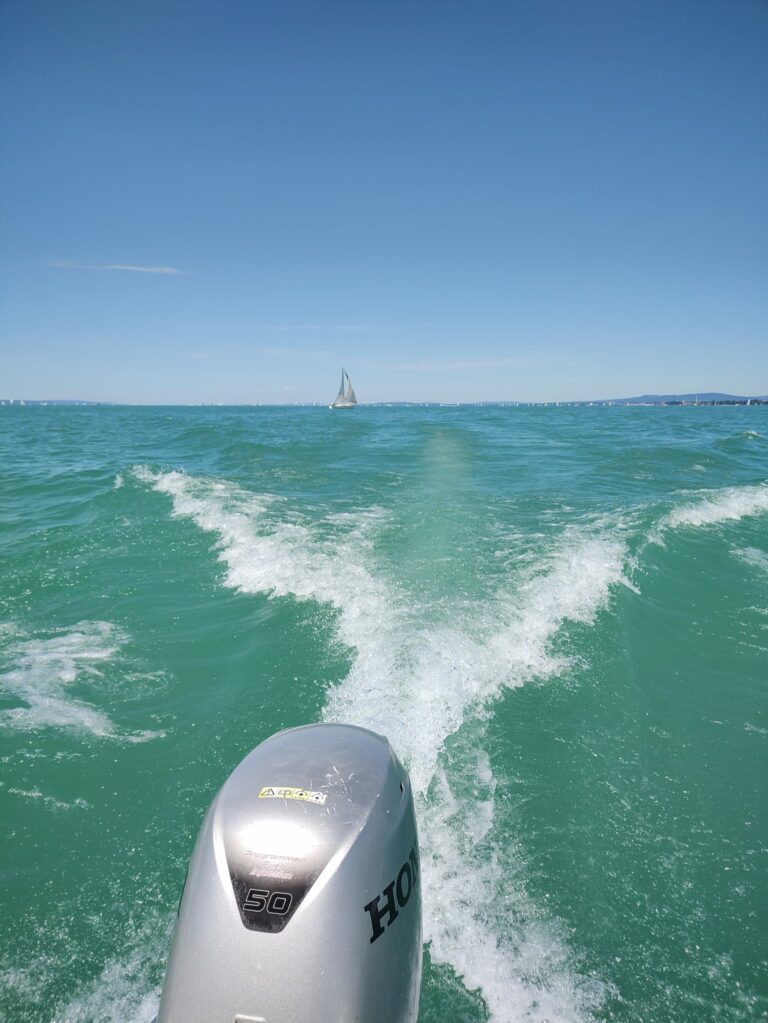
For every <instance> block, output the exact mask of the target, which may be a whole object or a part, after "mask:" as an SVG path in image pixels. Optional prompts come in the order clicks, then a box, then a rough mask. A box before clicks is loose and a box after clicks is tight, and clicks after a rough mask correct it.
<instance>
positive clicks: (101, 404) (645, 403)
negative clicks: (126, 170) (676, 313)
mask: <svg viewBox="0 0 768 1023" xmlns="http://www.w3.org/2000/svg"><path fill="white" fill-rule="evenodd" d="M326 404H327V403H326V402H319V401H315V402H313V401H299V402H283V403H281V404H277V403H274V404H273V403H271V402H248V403H238V402H170V403H168V402H157V403H151V404H144V403H142V402H120V401H77V400H74V399H72V400H70V399H55V400H51V399H43V398H0V407H4V406H7V407H11V406H12V407H14V408H19V407H22V406H23V407H31V408H40V407H41V406H54V407H57V408H62V407H64V408H325V407H326ZM736 405H743V406H747V405H749V406H750V407H751V406H752V405H768V396H766V395H762V396H760V397H755V398H746V397H736V396H732V395H723V396H722V397H720V396H718V397H716V398H709V397H707V398H704V397H702V398H698V399H696V398H689V397H688V396H687V395H685V396H679V397H678V396H674V397H672V396H670V397H669V398H666V397H659V398H657V399H656V400H654V399H652V398H650V397H649V398H647V399H643V398H605V399H601V400H597V401H371V402H360V403H359V406H358V407H361V408H680V407H692V406H693V407H696V406H710V407H713V406H736Z"/></svg>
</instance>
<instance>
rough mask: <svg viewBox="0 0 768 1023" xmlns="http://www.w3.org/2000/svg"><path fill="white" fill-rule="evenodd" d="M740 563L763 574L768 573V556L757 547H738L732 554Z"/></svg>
mask: <svg viewBox="0 0 768 1023" xmlns="http://www.w3.org/2000/svg"><path fill="white" fill-rule="evenodd" d="M732 553H733V554H734V555H735V557H737V558H738V559H739V561H743V562H744V564H745V565H750V566H751V567H752V568H756V569H758V570H759V571H761V572H768V554H766V552H765V551H761V550H758V549H757V547H736V548H734V550H733V552H732Z"/></svg>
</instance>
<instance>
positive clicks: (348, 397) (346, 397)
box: [328, 369, 357, 408]
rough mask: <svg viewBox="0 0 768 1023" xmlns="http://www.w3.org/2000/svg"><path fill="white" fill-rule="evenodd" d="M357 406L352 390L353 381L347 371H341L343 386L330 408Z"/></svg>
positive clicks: (341, 385) (340, 387)
mask: <svg viewBox="0 0 768 1023" xmlns="http://www.w3.org/2000/svg"><path fill="white" fill-rule="evenodd" d="M355 405H357V398H356V397H355V392H354V390H353V388H352V381H351V380H350V379H349V373H347V371H346V370H345V369H342V371H341V384H340V386H339V393H338V394H337V395H336V397H335V398H334V399H333V401H332V402H331V404H330V405H329V406H328V408H354V407H355Z"/></svg>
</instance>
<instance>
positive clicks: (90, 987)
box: [20, 912, 173, 1023]
mask: <svg viewBox="0 0 768 1023" xmlns="http://www.w3.org/2000/svg"><path fill="white" fill-rule="evenodd" d="M172 924H173V918H172V919H170V920H168V919H165V918H161V917H160V916H159V915H158V914H157V913H154V912H152V913H150V914H149V915H148V916H147V917H146V918H145V919H144V921H143V923H142V924H141V925H140V926H137V925H135V924H134V923H133V921H132V920H131V919H130V918H129V919H128V920H127V921H126V922H125V923H124V925H123V934H124V936H125V939H124V940H125V942H126V944H125V949H124V952H123V954H122V955H119V956H117V957H116V958H114V959H112V960H110V961H109V962H107V963H106V964H105V966H104V967H103V969H102V971H101V974H100V975H99V976H98V977H96V978H95V979H94V980H93V981H91V982H90V983H89V984H86V985H84V986H83V988H82V990H81V991H80V993H79V994H78V995H76V996H75V997H74V998H72V999H71V1000H70V1001H69V1002H68V1004H66V1005H64V1006H63V1007H62V1008H60V1009H58V1010H57V1011H56V1013H55V1015H54V1017H53V1020H52V1023H96V1021H98V1023H149V1021H150V1020H152V1019H154V1017H155V1014H156V1013H157V1009H158V1006H159V1003H160V985H159V984H158V983H157V980H156V974H157V964H158V963H159V962H162V961H163V959H164V958H165V956H166V955H167V951H168V947H169V945H170V936H171V928H172ZM35 966H36V964H32V969H33V970H34V968H35ZM20 979H21V980H22V982H23V974H22V977H21V978H20Z"/></svg>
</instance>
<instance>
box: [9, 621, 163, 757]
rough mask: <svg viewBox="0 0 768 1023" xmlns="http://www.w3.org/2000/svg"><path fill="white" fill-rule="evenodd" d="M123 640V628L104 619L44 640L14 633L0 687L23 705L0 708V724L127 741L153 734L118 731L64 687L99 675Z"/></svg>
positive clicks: (26, 729) (80, 624) (58, 632)
mask: <svg viewBox="0 0 768 1023" xmlns="http://www.w3.org/2000/svg"><path fill="white" fill-rule="evenodd" d="M126 641H127V636H126V635H125V633H123V631H122V630H121V629H118V628H117V627H116V626H115V625H112V624H111V623H110V622H87V621H84V622H79V623H78V624H77V625H75V626H73V627H72V629H71V630H64V629H60V630H57V631H56V632H55V633H54V634H53V635H52V636H49V637H48V638H46V639H21V638H17V639H16V641H15V642H12V643H11V644H10V645H9V646H8V647H6V649H5V659H6V660H7V661H9V662H10V663H11V664H13V665H14V667H13V668H12V669H11V670H10V671H7V672H5V673H4V674H2V675H0V690H3V691H4V692H6V693H10V694H12V695H13V696H16V697H18V698H19V699H21V700H22V701H23V702H24V703H25V704H26V706H23V707H13V708H11V709H9V710H3V711H0V726H5V727H11V728H14V729H18V730H20V731H37V730H39V729H41V728H63V729H68V730H73V731H79V732H88V733H90V734H91V735H95V736H98V737H101V738H116V737H120V738H122V739H124V740H126V741H129V742H141V741H143V740H144V739H148V738H154V737H155V736H156V735H157V734H158V733H154V732H141V733H137V734H133V735H124V736H121V735H119V733H118V732H117V731H116V729H115V727H114V725H113V723H112V721H111V719H110V718H109V716H108V715H107V714H105V713H104V712H103V711H100V710H97V709H96V708H95V707H92V706H90V704H88V703H85V702H84V701H83V700H79V699H77V698H75V697H74V696H73V695H72V693H71V691H70V687H71V686H72V685H73V684H74V683H79V684H82V683H83V682H89V683H93V682H94V681H96V680H98V679H100V678H102V677H103V667H104V665H105V663H106V662H107V661H109V660H110V659H111V658H113V657H114V656H115V655H116V654H117V653H118V651H119V649H120V647H121V646H122V645H123V644H124V643H125V642H126Z"/></svg>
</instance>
